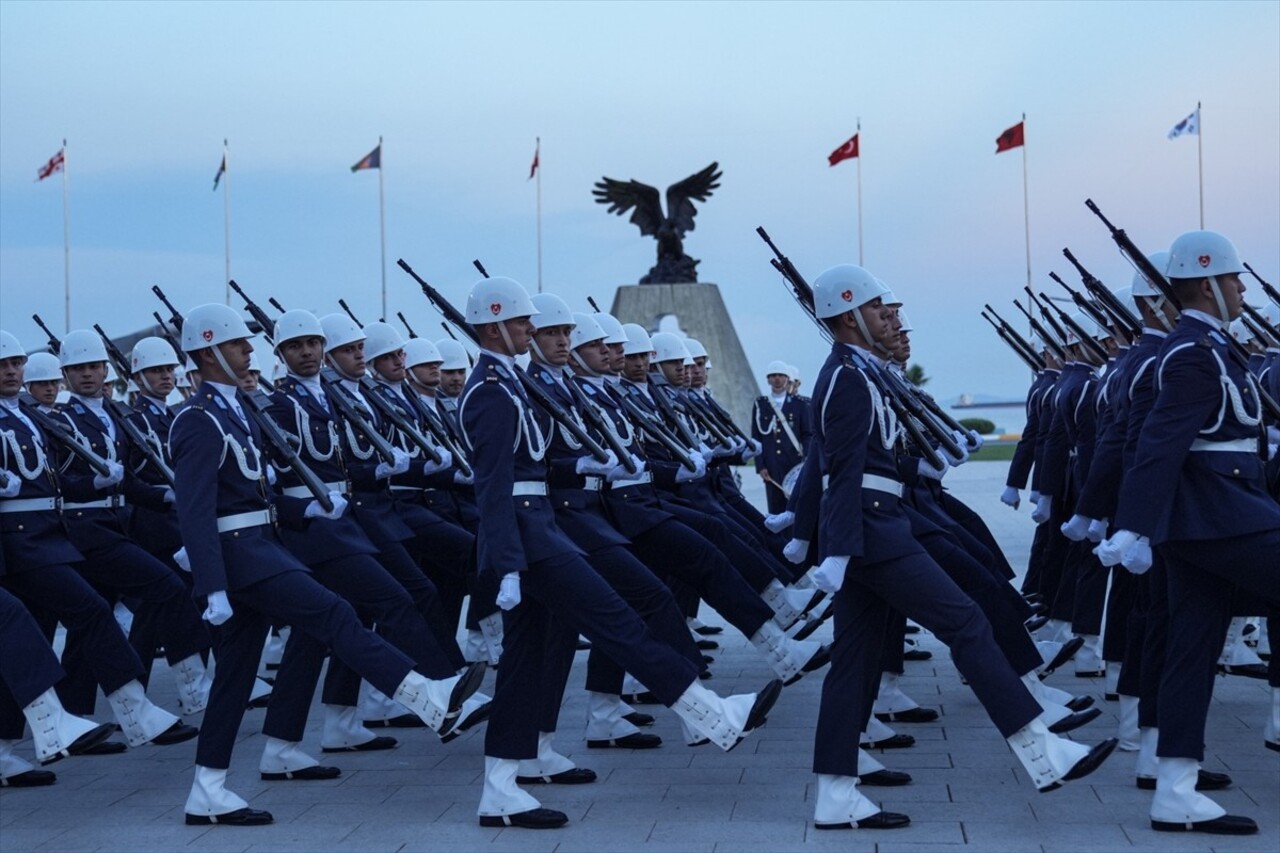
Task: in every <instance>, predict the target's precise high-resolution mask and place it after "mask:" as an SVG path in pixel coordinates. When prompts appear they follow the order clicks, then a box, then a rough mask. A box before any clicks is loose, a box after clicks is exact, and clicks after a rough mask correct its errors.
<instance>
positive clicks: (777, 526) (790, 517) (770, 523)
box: [764, 512, 796, 533]
mask: <svg viewBox="0 0 1280 853" xmlns="http://www.w3.org/2000/svg"><path fill="white" fill-rule="evenodd" d="M795 520H796V514H795V513H794V512H780V513H778V514H777V515H766V516H765V517H764V526H765V527H767V528H768V529H769V532H770V533H781V532H782V531H784V530H786V529H787V528H788V527H790V526H791V525H792V524H793V523H794V522H795Z"/></svg>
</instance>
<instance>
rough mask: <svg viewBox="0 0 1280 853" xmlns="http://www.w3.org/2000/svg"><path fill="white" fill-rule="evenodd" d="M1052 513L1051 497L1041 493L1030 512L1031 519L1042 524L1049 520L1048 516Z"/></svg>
mask: <svg viewBox="0 0 1280 853" xmlns="http://www.w3.org/2000/svg"><path fill="white" fill-rule="evenodd" d="M1052 514H1053V497H1052V496H1050V495H1041V496H1040V500H1038V501H1036V508H1035V509H1034V510H1032V512H1031V520H1032V521H1034V522H1035V523H1036V524H1044V523H1045V522H1046V521H1048V520H1049V516H1050V515H1052Z"/></svg>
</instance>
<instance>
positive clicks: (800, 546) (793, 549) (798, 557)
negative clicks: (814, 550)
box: [782, 539, 809, 566]
mask: <svg viewBox="0 0 1280 853" xmlns="http://www.w3.org/2000/svg"><path fill="white" fill-rule="evenodd" d="M808 554H809V540H807V539H792V540H791V541H790V542H788V543H787V544H786V545H784V546H783V548H782V556H784V557H786V558H787V560H788V561H789V562H792V563H795V564H796V565H797V566H799V565H801V564H803V563H804V558H805V557H806V556H807V555H808Z"/></svg>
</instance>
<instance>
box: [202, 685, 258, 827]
mask: <svg viewBox="0 0 1280 853" xmlns="http://www.w3.org/2000/svg"><path fill="white" fill-rule="evenodd" d="M270 704H271V694H270V693H267V694H266V695H263V696H259V697H258V698H257V699H250V700H249V704H248V705H245V706H244V707H245V708H246V709H247V710H250V711H252V710H254V709H257V708H265V707H267V706H268V705H270ZM187 817H191V815H187Z"/></svg>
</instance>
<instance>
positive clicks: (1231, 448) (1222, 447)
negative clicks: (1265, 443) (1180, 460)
mask: <svg viewBox="0 0 1280 853" xmlns="http://www.w3.org/2000/svg"><path fill="white" fill-rule="evenodd" d="M1191 449H1192V450H1216V451H1219V452H1221V453H1257V452H1258V439H1256V438H1237V439H1233V440H1231V441H1206V440H1205V439H1203V438H1197V439H1196V440H1195V441H1193V442H1191Z"/></svg>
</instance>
